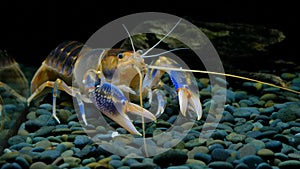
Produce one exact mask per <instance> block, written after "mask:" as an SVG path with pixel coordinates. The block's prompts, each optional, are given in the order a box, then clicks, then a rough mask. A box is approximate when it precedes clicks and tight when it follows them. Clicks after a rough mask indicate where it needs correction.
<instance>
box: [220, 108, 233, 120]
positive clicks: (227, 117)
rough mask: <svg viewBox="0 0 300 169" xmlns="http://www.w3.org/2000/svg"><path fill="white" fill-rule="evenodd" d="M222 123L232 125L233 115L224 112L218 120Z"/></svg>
mask: <svg viewBox="0 0 300 169" xmlns="http://www.w3.org/2000/svg"><path fill="white" fill-rule="evenodd" d="M223 122H229V123H234V117H233V115H232V114H231V113H229V112H228V111H224V112H223V116H222V118H221V120H220V123H223Z"/></svg>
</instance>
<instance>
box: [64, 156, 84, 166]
mask: <svg viewBox="0 0 300 169" xmlns="http://www.w3.org/2000/svg"><path fill="white" fill-rule="evenodd" d="M63 159H64V162H65V163H68V164H69V166H70V167H71V168H73V167H79V164H80V162H81V159H80V158H76V157H64V158H63Z"/></svg>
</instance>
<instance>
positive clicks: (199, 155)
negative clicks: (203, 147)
mask: <svg viewBox="0 0 300 169" xmlns="http://www.w3.org/2000/svg"><path fill="white" fill-rule="evenodd" d="M194 159H196V160H201V161H203V162H204V163H205V164H208V163H209V162H210V161H211V156H210V155H209V154H206V153H200V152H198V153H195V155H194Z"/></svg>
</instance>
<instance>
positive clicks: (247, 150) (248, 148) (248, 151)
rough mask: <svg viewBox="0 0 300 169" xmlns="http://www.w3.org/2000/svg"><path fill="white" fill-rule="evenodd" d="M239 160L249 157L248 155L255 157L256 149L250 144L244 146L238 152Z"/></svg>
mask: <svg viewBox="0 0 300 169" xmlns="http://www.w3.org/2000/svg"><path fill="white" fill-rule="evenodd" d="M238 152H239V155H240V158H243V157H246V156H249V155H255V154H256V148H255V146H254V145H252V144H249V143H248V144H246V145H244V146H243V147H242V148H240V149H239V150H238Z"/></svg>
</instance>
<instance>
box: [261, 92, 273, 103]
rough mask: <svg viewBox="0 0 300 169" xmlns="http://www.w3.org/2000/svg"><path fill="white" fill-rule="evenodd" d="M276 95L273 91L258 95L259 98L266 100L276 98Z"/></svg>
mask: <svg viewBox="0 0 300 169" xmlns="http://www.w3.org/2000/svg"><path fill="white" fill-rule="evenodd" d="M276 99H277V95H276V94H274V93H266V94H264V95H262V96H261V97H260V100H264V101H268V100H276Z"/></svg>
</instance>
